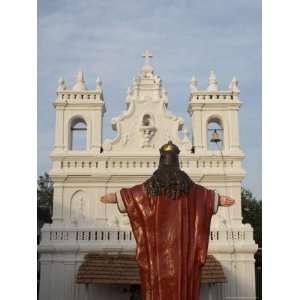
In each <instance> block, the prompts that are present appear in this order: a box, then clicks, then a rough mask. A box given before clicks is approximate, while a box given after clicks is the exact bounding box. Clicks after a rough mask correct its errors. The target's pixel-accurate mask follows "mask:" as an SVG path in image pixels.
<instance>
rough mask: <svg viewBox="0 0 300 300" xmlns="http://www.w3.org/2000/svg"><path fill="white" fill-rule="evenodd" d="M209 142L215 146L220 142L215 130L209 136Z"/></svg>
mask: <svg viewBox="0 0 300 300" xmlns="http://www.w3.org/2000/svg"><path fill="white" fill-rule="evenodd" d="M210 142H211V143H216V144H217V143H219V142H221V138H220V136H219V134H218V132H217V130H216V129H215V130H214V131H213V133H212V134H211V139H210Z"/></svg>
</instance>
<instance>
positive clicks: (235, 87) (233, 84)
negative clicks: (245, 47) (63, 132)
mask: <svg viewBox="0 0 300 300" xmlns="http://www.w3.org/2000/svg"><path fill="white" fill-rule="evenodd" d="M229 90H230V91H232V92H235V93H239V91H240V90H239V82H238V80H237V79H236V78H235V76H234V77H233V78H232V80H231V82H230V84H229Z"/></svg>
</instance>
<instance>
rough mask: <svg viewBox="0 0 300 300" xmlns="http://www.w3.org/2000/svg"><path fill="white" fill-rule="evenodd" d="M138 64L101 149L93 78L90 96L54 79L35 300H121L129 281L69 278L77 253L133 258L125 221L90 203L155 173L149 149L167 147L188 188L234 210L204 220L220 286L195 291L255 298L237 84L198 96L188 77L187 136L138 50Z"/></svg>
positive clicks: (212, 80)
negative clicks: (47, 205) (223, 199)
mask: <svg viewBox="0 0 300 300" xmlns="http://www.w3.org/2000/svg"><path fill="white" fill-rule="evenodd" d="M144 57H145V64H144V66H143V67H142V70H141V71H140V73H139V74H138V75H137V76H136V77H135V78H134V80H133V82H132V85H131V86H130V87H129V88H128V93H127V97H126V110H125V111H123V112H122V113H121V114H120V115H119V116H118V117H116V118H114V119H113V120H112V128H113V129H114V130H115V131H116V137H115V138H114V139H112V140H104V141H103V133H102V127H103V115H104V113H105V111H106V107H105V100H104V96H103V91H102V86H101V82H100V80H99V79H97V80H96V87H95V89H94V90H88V89H87V88H86V86H85V81H84V76H83V73H82V72H79V73H78V75H77V78H76V82H75V85H74V86H73V87H72V88H70V89H69V88H67V87H66V86H65V83H64V81H63V79H61V80H60V81H59V86H58V89H57V98H56V100H55V102H54V107H55V111H56V124H55V144H54V149H53V151H52V153H51V160H52V162H53V165H52V169H51V171H50V176H51V178H52V180H53V183H54V200H53V223H52V224H45V225H44V227H43V228H42V237H41V243H40V246H39V253H40V263H41V280H40V293H39V299H40V300H54V299H55V300H63V299H64V300H83V299H84V300H87V299H88V300H96V299H103V300H106V299H107V300H108V299H118V300H121V299H129V294H128V293H127V292H126V291H127V290H128V289H126V286H129V285H130V283H131V282H127V285H126V284H125V282H123V283H122V284H120V282H121V281H118V280H117V277H118V276H117V275H114V276H115V277H114V278H116V280H115V282H110V281H107V282H105V280H104V279H105V278H104V277H103V278H104V279H103V281H101V282H103V283H99V282H96V281H93V271H92V269H91V271H90V274H86V276H87V278H90V281H87V282H85V283H84V284H83V283H80V282H78V272H79V270H80V267H81V266H82V264H83V263H84V262H85V259H86V255H93V254H97V255H104V256H105V255H107V256H108V257H109V256H111V257H126V255H128V256H130V255H131V256H132V255H134V253H135V241H134V238H133V235H132V233H131V228H130V224H129V220H128V217H127V215H126V214H121V213H120V212H119V210H118V208H117V206H116V205H107V204H103V203H102V202H100V197H101V196H102V195H104V194H106V193H109V192H114V191H117V190H119V189H120V188H123V187H127V186H128V187H129V186H133V185H135V184H137V183H141V182H143V181H145V180H146V179H147V178H149V177H150V175H151V174H152V173H153V172H154V170H156V168H157V166H158V160H159V148H160V147H161V145H163V144H164V143H166V142H168V141H169V140H172V141H173V143H175V144H176V145H177V146H178V147H179V148H180V150H181V152H180V164H181V167H182V169H183V170H184V171H185V172H186V173H187V174H189V176H191V178H192V179H193V181H194V182H196V183H198V184H201V185H203V186H206V187H208V188H210V189H215V190H217V192H219V193H220V194H224V195H228V196H230V197H232V198H234V199H236V202H237V203H236V205H234V206H232V207H230V208H223V207H220V208H219V210H218V213H217V214H216V215H215V216H214V217H213V219H212V224H211V233H210V244H209V254H210V255H212V256H213V257H214V258H215V259H216V260H217V261H218V262H219V263H220V264H221V266H222V269H223V272H224V274H225V277H226V282H224V283H220V284H209V283H208V284H206V283H204V284H203V285H202V290H201V296H202V297H203V298H202V299H216V300H221V299H232V300H233V299H235V300H236V299H255V269H254V254H255V252H256V250H257V245H256V244H255V242H254V240H253V230H252V228H251V226H250V225H249V224H242V211H241V182H242V180H243V178H244V177H245V175H246V173H245V171H244V169H243V168H242V160H243V158H244V154H243V152H242V151H241V149H240V143H239V123H238V113H239V108H240V106H241V102H240V100H239V89H238V82H237V80H236V79H235V78H234V79H233V80H232V81H231V82H230V85H229V88H228V89H227V90H220V89H219V87H218V82H217V80H216V76H215V74H214V72H211V73H210V75H209V82H208V87H207V89H206V90H199V89H198V87H197V80H196V79H195V78H194V77H193V79H192V80H191V83H190V95H189V97H187V98H188V99H187V102H186V103H187V106H186V107H187V110H188V112H189V115H190V117H191V120H192V133H191V134H189V133H188V130H187V129H186V128H184V122H183V119H182V118H181V117H177V116H175V115H173V114H172V113H170V112H169V111H168V109H167V108H168V97H167V92H166V91H165V89H164V88H163V85H162V81H161V79H160V77H159V76H158V75H155V73H154V70H153V67H152V66H151V64H150V63H149V58H150V57H151V55H150V54H149V53H148V52H146V53H145V55H144ZM214 130H216V131H214ZM180 132H183V133H182V134H181V137H180V134H179V133H180ZM213 132H217V133H218V136H219V137H220V140H221V141H220V143H218V145H217V146H214V145H212V143H211V142H210V137H211V134H212V133H213ZM78 140H79V142H78ZM83 141H84V148H83V149H82V148H80V147H82V144H83V143H82V142H83ZM124 255H125V256H124ZM116 272H119V271H117V270H116ZM120 272H121V271H120ZM110 275H111V274H110ZM108 277H109V276H108ZM108 277H107V278H108ZM132 283H134V282H132Z"/></svg>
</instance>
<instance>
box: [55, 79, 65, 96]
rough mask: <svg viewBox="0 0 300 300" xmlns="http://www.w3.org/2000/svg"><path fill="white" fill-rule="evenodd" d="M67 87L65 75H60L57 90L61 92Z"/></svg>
mask: <svg viewBox="0 0 300 300" xmlns="http://www.w3.org/2000/svg"><path fill="white" fill-rule="evenodd" d="M65 89H66V87H65V81H64V79H63V77H60V78H59V80H58V88H57V91H58V92H60V91H64V90H65Z"/></svg>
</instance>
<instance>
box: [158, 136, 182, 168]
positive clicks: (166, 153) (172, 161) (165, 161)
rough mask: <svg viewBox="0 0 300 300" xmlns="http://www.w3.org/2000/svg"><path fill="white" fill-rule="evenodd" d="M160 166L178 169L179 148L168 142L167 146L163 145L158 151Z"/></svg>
mask: <svg viewBox="0 0 300 300" xmlns="http://www.w3.org/2000/svg"><path fill="white" fill-rule="evenodd" d="M159 151H160V159H159V165H160V166H163V165H164V166H169V167H173V168H179V159H178V155H179V153H180V150H179V148H178V147H177V146H176V145H175V144H173V143H172V141H169V142H168V143H167V144H164V145H163V146H162V147H161V148H160V149H159Z"/></svg>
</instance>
